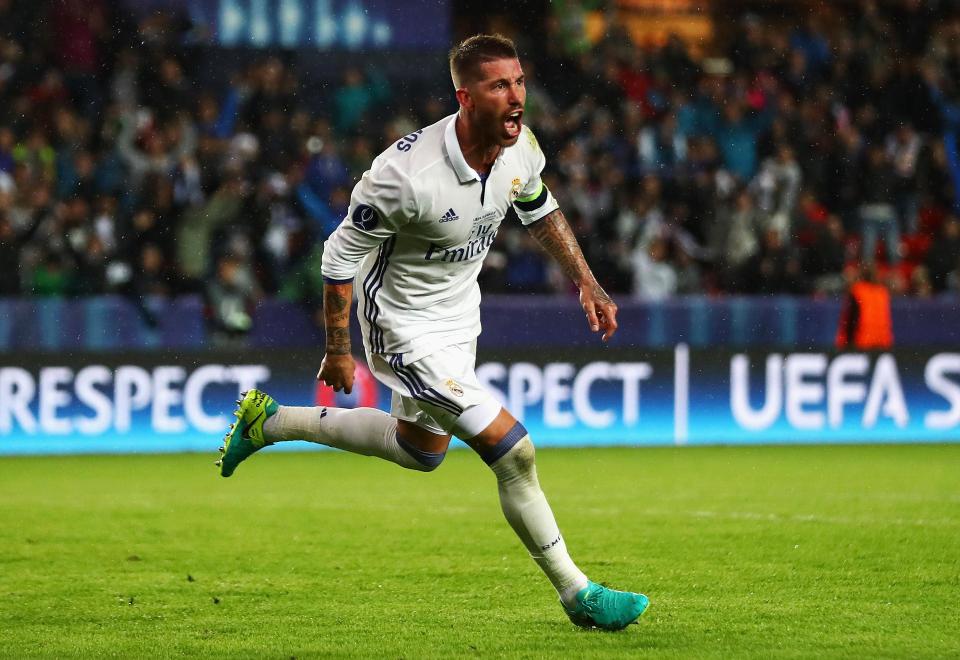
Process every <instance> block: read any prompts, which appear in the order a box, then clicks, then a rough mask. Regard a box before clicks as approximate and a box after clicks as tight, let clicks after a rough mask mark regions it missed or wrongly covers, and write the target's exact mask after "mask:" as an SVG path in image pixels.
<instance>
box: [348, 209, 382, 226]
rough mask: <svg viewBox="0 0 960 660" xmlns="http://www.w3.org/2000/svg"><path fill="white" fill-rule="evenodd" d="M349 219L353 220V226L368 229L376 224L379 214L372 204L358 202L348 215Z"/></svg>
mask: <svg viewBox="0 0 960 660" xmlns="http://www.w3.org/2000/svg"><path fill="white" fill-rule="evenodd" d="M350 219H351V221H352V222H353V226H354V227H356V228H357V229H362V230H363V231H370V230H371V229H373V228H374V227H376V226H377V222H378V221H379V216H378V215H377V212H376V210H375V209H374V208H373V207H372V206H369V205H367V204H358V205H357V208H355V209H353V214H352V215H351V216H350Z"/></svg>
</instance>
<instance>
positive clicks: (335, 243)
mask: <svg viewBox="0 0 960 660" xmlns="http://www.w3.org/2000/svg"><path fill="white" fill-rule="evenodd" d="M416 209H417V204H416V197H415V195H414V192H413V187H412V184H411V183H410V178H409V177H408V176H407V175H406V173H404V172H402V171H401V170H400V169H399V168H398V167H397V166H396V165H395V164H394V163H393V162H391V161H388V160H381V159H377V160H376V161H374V163H373V167H371V168H370V170H368V171H367V172H364V174H363V176H362V177H361V178H360V181H358V182H357V185H356V186H354V188H353V193H352V194H351V195H350V208H349V210H348V211H347V217H346V218H344V219H343V222H341V223H340V226H339V227H337V229H336V230H335V231H334V232H333V233H332V234H331V235H330V237H329V238H328V239H327V242H326V243H325V244H324V250H323V264H322V267H321V270H322V272H323V277H324V279H325V280H326V281H328V282H335V283H337V282H339V283H342V282H349V281H351V280H352V279H353V278H354V277H355V276H356V274H357V271H358V270H359V269H360V262H361V261H362V260H363V258H364V257H365V256H366V255H367V254H368V253H369V252H370V251H371V250H373V249H375V248H376V247H377V246H378V245H380V244H381V243H383V242H384V241H385V240H387V239H388V238H390V236H392V235H394V234H396V233H397V231H399V230H400V228H401V227H403V226H404V225H406V224H408V223H410V222H412V221H413V219H414V218H415V217H416V214H417V211H416Z"/></svg>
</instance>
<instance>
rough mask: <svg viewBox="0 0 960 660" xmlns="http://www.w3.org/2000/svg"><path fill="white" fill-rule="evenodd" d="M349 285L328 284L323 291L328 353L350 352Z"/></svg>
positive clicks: (350, 293)
mask: <svg viewBox="0 0 960 660" xmlns="http://www.w3.org/2000/svg"><path fill="white" fill-rule="evenodd" d="M352 293H353V291H352V288H351V287H350V286H349V285H326V286H325V287H324V291H323V318H324V325H326V328H327V353H328V354H330V355H349V354H350V299H351V297H352Z"/></svg>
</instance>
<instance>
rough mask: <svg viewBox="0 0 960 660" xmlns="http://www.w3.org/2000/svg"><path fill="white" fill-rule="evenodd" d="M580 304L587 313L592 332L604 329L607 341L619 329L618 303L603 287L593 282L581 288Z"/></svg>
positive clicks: (604, 337) (604, 336)
mask: <svg viewBox="0 0 960 660" xmlns="http://www.w3.org/2000/svg"><path fill="white" fill-rule="evenodd" d="M580 306H581V307H583V311H584V313H585V314H586V315H587V323H588V324H589V325H590V330H591V331H592V332H599V331H601V330H603V337H602V339H603V341H607V340H609V339H610V337H612V336H613V333H615V332H616V331H617V304H616V303H615V302H613V300H612V299H611V298H610V296H608V295H607V292H606V291H604V290H603V288H602V287H601V286H600V285H599V284H597V283H596V282H593V283H592V284H588V285H586V286H584V287H583V288H581V289H580Z"/></svg>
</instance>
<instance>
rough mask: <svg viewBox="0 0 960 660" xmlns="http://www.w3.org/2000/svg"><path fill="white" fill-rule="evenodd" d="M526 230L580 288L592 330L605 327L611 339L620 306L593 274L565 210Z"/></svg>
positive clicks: (604, 331) (552, 212)
mask: <svg viewBox="0 0 960 660" xmlns="http://www.w3.org/2000/svg"><path fill="white" fill-rule="evenodd" d="M527 229H528V230H529V231H530V233H531V234H532V235H533V237H534V238H536V239H537V242H538V243H540V245H541V247H543V249H544V251H545V252H546V253H547V254H549V255H550V256H552V257H553V258H554V259H555V260H556V261H557V263H558V264H559V265H560V268H562V269H563V272H564V273H566V275H567V277H569V278H570V279H571V280H573V282H574V284H576V285H577V288H578V289H580V305H581V306H582V307H583V311H584V313H585V314H586V315H587V322H588V323H589V324H590V330H592V331H593V332H599V331H600V330H603V341H607V340H608V339H610V337H612V336H613V333H615V332H616V331H617V305H616V303H614V302H613V300H612V299H611V298H610V296H609V295H607V292H606V291H604V290H603V287H601V286H600V284H599V282H597V278H595V277H594V276H593V272H592V271H591V270H590V266H588V265H587V260H586V259H584V257H583V252H582V251H581V250H580V245H579V243H577V238H576V236H574V235H573V230H572V229H570V224H569V223H568V222H567V219H566V218H565V217H564V216H563V212H562V211H561V210H560V209H556V210H554V211H551V212H550V213H548V214H547V215H545V216H544V217H543V218H541V219H540V220H537V221H536V222H534V223H532V224H530V225H527Z"/></svg>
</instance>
